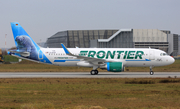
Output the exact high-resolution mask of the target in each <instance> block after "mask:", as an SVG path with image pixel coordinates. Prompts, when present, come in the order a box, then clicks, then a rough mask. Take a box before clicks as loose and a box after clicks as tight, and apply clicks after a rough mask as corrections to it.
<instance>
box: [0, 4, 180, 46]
mask: <svg viewBox="0 0 180 109" xmlns="http://www.w3.org/2000/svg"><path fill="white" fill-rule="evenodd" d="M179 4H180V0H0V37H1V39H0V48H4V47H5V40H6V43H7V44H6V47H7V48H11V47H13V46H15V43H14V38H13V34H12V30H11V26H10V22H14V21H15V22H19V23H20V25H21V26H22V27H23V28H24V29H25V30H26V32H27V33H28V34H29V35H30V36H31V38H32V39H33V40H34V41H35V42H38V43H39V42H45V41H46V40H47V38H49V37H51V36H52V35H54V34H55V33H57V32H59V31H65V30H97V29H98V30H99V29H131V28H132V29H159V30H170V31H171V33H174V34H180V5H179ZM5 34H7V37H6V39H5Z"/></svg>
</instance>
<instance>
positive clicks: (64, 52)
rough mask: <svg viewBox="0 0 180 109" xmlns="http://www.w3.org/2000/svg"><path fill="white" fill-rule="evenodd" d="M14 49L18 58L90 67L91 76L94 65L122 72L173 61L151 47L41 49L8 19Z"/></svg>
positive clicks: (93, 73)
mask: <svg viewBox="0 0 180 109" xmlns="http://www.w3.org/2000/svg"><path fill="white" fill-rule="evenodd" d="M11 27H12V32H13V36H14V40H15V45H16V48H17V49H16V50H9V51H8V54H9V55H12V56H16V57H18V58H22V59H26V60H30V61H34V62H38V63H45V64H51V65H56V66H80V67H91V68H92V70H91V71H90V74H91V75H97V74H98V73H99V72H98V70H97V69H98V68H100V69H106V70H107V71H109V72H122V71H124V68H125V67H149V68H150V75H153V74H154V72H153V67H156V66H165V65H170V64H172V63H174V61H175V60H174V58H173V57H171V56H169V55H168V54H167V53H166V52H164V51H162V50H159V49H152V48H78V47H76V48H67V47H66V46H65V45H64V44H62V43H61V46H62V48H43V47H40V46H38V45H37V44H36V43H35V42H34V41H33V39H32V38H31V37H30V36H29V35H28V34H27V32H26V31H25V30H24V29H23V28H22V26H21V25H20V24H19V23H18V22H11Z"/></svg>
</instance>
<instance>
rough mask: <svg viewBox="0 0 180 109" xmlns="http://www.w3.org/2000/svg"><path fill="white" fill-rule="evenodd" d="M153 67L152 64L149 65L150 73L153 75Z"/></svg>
mask: <svg viewBox="0 0 180 109" xmlns="http://www.w3.org/2000/svg"><path fill="white" fill-rule="evenodd" d="M152 68H153V67H152V66H150V75H154V72H153V69H152Z"/></svg>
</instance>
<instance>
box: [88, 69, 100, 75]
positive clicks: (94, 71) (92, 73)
mask: <svg viewBox="0 0 180 109" xmlns="http://www.w3.org/2000/svg"><path fill="white" fill-rule="evenodd" d="M90 73H91V75H97V74H98V73H99V72H98V70H91V72H90Z"/></svg>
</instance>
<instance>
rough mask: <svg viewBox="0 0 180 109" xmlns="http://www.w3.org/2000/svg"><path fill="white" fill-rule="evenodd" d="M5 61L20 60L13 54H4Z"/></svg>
mask: <svg viewBox="0 0 180 109" xmlns="http://www.w3.org/2000/svg"><path fill="white" fill-rule="evenodd" d="M3 60H4V62H18V60H19V59H18V58H17V57H14V56H11V55H3Z"/></svg>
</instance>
